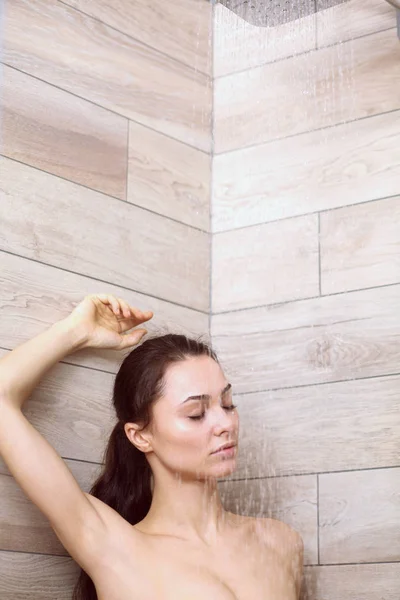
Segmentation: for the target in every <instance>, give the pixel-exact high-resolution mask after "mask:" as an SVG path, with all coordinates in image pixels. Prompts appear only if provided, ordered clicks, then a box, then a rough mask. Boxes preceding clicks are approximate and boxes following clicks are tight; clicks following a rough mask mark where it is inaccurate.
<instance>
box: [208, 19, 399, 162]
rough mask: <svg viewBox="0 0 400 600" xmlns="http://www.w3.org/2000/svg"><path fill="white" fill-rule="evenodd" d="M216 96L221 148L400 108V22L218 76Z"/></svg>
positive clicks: (217, 146)
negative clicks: (398, 28) (398, 31)
mask: <svg viewBox="0 0 400 600" xmlns="http://www.w3.org/2000/svg"><path fill="white" fill-rule="evenodd" d="M214 97H215V102H214V118H215V131H214V138H215V151H216V152H217V153H221V152H226V151H228V150H234V149H237V148H241V147H244V146H250V145H254V144H260V143H262V142H266V141H270V140H274V139H278V138H283V137H286V136H293V135H295V134H298V133H302V132H305V131H312V130H315V129H319V128H321V127H328V126H331V125H337V124H339V123H342V122H348V121H354V120H355V119H360V118H363V117H368V116H372V115H375V114H379V113H383V112H388V111H390V110H395V109H398V108H400V45H399V41H398V38H397V34H396V29H391V30H389V31H385V32H383V33H376V34H374V35H369V36H366V37H363V38H359V39H356V40H351V41H349V42H346V43H344V44H340V45H338V46H332V47H328V48H323V49H321V50H316V51H314V52H310V53H307V54H303V55H300V56H294V57H292V58H290V59H288V60H285V61H281V62H277V63H273V64H269V65H265V66H262V67H258V68H256V69H251V70H247V71H244V72H242V73H236V74H233V75H229V76H226V77H223V78H219V79H217V80H216V81H215V93H214ZM277 99H279V101H277Z"/></svg>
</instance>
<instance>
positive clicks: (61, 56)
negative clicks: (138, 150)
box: [3, 0, 211, 151]
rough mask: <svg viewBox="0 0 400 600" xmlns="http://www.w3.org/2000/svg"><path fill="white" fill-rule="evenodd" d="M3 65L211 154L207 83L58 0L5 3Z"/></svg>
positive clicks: (171, 61)
mask: <svg viewBox="0 0 400 600" xmlns="http://www.w3.org/2000/svg"><path fill="white" fill-rule="evenodd" d="M3 60H4V62H5V63H6V64H8V65H10V66H13V67H15V68H17V69H20V70H21V71H24V72H26V73H29V74H31V75H35V76H36V77H38V78H39V79H43V80H45V81H47V82H48V83H51V84H53V85H56V86H58V87H61V88H62V89H64V90H67V91H69V92H72V93H74V94H76V95H77V96H81V97H82V98H85V99H86V100H90V101H92V102H94V103H96V104H99V105H100V106H103V107H104V108H108V109H110V110H112V111H114V112H117V113H119V114H121V115H124V116H126V117H129V118H130V119H132V120H134V121H138V122H139V123H142V124H144V125H147V126H148V127H151V128H152V129H156V130H157V131H162V132H163V133H166V134H167V135H170V136H171V137H174V138H176V139H180V140H181V141H184V142H186V143H188V144H190V145H192V146H195V147H196V148H201V149H202V150H205V151H209V150H210V147H211V122H210V114H211V83H210V79H209V77H208V76H207V75H205V74H203V73H200V72H198V71H197V72H196V71H195V69H193V68H191V67H188V66H186V65H184V64H182V63H179V62H177V61H176V60H174V59H172V58H170V57H168V56H166V55H164V54H161V53H160V52H158V51H157V50H154V49H153V48H150V47H149V46H147V45H144V44H142V43H140V42H137V41H136V40H133V39H132V38H130V37H128V36H126V35H125V34H123V33H119V32H117V31H115V29H112V28H109V27H107V26H106V25H104V24H102V23H100V22H99V21H98V20H97V19H93V18H91V17H88V16H86V15H84V14H83V13H81V12H79V11H76V10H74V9H72V8H71V7H69V6H66V5H65V4H64V3H62V2H58V1H56V0H35V2H31V1H30V0H13V2H10V3H8V6H7V19H6V22H5V27H4V47H3Z"/></svg>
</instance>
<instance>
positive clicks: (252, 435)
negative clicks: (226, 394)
mask: <svg viewBox="0 0 400 600" xmlns="http://www.w3.org/2000/svg"><path fill="white" fill-rule="evenodd" d="M283 351H284V349H283ZM282 360H284V359H282ZM399 385H400V376H398V375H396V376H386V377H376V378H375V377H374V378H372V379H359V380H353V381H344V382H338V383H326V384H321V385H311V386H304V387H298V388H292V389H281V390H270V391H268V392H256V393H249V394H243V395H241V394H239V395H238V394H235V396H234V403H235V404H236V405H237V407H238V409H237V410H238V414H239V419H240V429H239V452H238V462H237V469H236V471H234V472H233V473H232V475H231V476H230V477H229V479H233V480H234V479H244V478H249V477H268V476H279V475H296V474H297V475H298V474H302V473H321V472H324V471H325V472H329V471H346V470H349V469H370V468H374V467H375V468H379V467H396V466H398V465H399V463H400V460H399V439H400V417H399V398H398V390H399ZM235 387H236V386H235ZM235 387H234V390H235ZM234 393H235V392H234Z"/></svg>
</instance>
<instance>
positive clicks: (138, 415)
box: [72, 333, 219, 600]
mask: <svg viewBox="0 0 400 600" xmlns="http://www.w3.org/2000/svg"><path fill="white" fill-rule="evenodd" d="M200 337H201V336H200ZM200 337H199V338H197V339H193V338H189V337H187V336H185V335H182V334H172V333H169V334H166V335H162V336H156V337H148V338H146V340H145V341H144V342H143V343H142V344H140V345H139V346H136V347H135V348H134V349H133V350H132V351H131V352H130V353H129V354H128V355H127V356H126V357H125V358H124V360H123V361H122V363H121V366H120V368H119V370H118V373H117V374H116V377H115V382H114V388H113V398H112V402H113V405H114V408H115V412H116V415H117V419H118V421H117V423H116V425H115V427H114V429H113V430H112V432H111V435H110V438H109V440H108V443H107V446H106V448H105V451H104V455H103V461H102V462H103V464H104V466H103V470H102V472H101V474H100V476H99V477H98V478H97V480H96V481H95V483H94V484H93V486H92V488H91V489H90V494H92V495H93V496H95V497H96V498H99V499H100V500H102V501H103V502H105V503H106V504H108V505H109V506H111V507H112V508H113V509H114V510H116V511H117V512H118V513H119V514H120V515H121V516H122V517H123V518H124V519H126V521H128V522H129V523H130V524H131V525H135V524H136V523H138V522H139V521H141V520H142V519H144V517H145V516H146V514H147V513H148V511H149V509H150V505H151V501H152V489H151V478H152V471H151V468H150V464H149V462H148V460H147V457H146V454H145V453H144V452H141V450H139V449H138V448H136V446H134V444H132V443H131V442H130V441H129V439H128V436H127V435H126V433H125V430H124V424H125V423H128V422H131V423H132V422H133V423H140V424H141V425H142V426H143V427H146V426H147V425H148V424H149V423H150V421H151V416H152V413H151V407H152V405H153V403H154V402H155V401H156V400H157V399H158V398H160V397H161V395H162V394H163V391H164V386H165V373H166V370H167V367H168V366H169V365H170V364H172V363H176V362H180V361H184V360H185V359H187V358H190V357H196V356H210V357H211V358H213V359H214V360H215V361H216V362H219V361H218V358H217V355H216V353H215V351H214V350H212V349H211V347H210V346H209V345H208V344H207V343H206V342H204V341H202V340H201V339H200ZM72 600H98V598H97V593H96V588H95V585H94V583H93V581H92V579H91V578H90V577H89V575H88V574H87V573H86V571H85V570H84V569H83V568H82V569H81V572H80V574H79V578H78V581H77V583H76V585H75V588H74V591H73V596H72Z"/></svg>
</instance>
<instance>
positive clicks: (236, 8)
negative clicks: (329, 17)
mask: <svg viewBox="0 0 400 600" xmlns="http://www.w3.org/2000/svg"><path fill="white" fill-rule="evenodd" d="M382 1H383V0H382ZM216 2H217V3H219V4H223V5H224V6H226V8H229V10H231V11H232V12H234V13H236V14H237V15H238V16H239V17H241V18H242V19H244V20H245V21H248V22H249V23H251V24H252V25H257V26H259V27H276V26H277V25H283V24H284V23H289V22H290V21H296V20H297V19H301V18H302V17H306V16H308V15H311V14H313V13H315V12H319V11H322V10H325V9H327V8H331V7H332V6H336V5H338V4H343V3H344V2H348V0H300V1H299V2H297V1H296V0H216ZM387 2H390V4H392V5H393V6H395V7H396V8H400V0H387Z"/></svg>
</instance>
